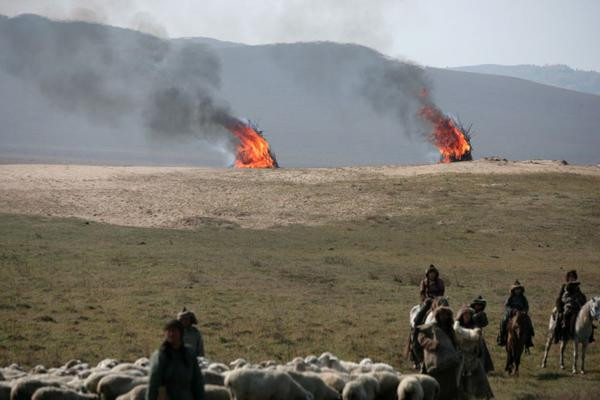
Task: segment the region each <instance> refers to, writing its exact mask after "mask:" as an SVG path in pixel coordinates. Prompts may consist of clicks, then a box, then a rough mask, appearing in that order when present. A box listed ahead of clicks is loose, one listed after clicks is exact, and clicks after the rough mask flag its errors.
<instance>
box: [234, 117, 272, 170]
mask: <svg viewBox="0 0 600 400" xmlns="http://www.w3.org/2000/svg"><path fill="white" fill-rule="evenodd" d="M227 129H228V130H229V132H231V133H232V134H233V135H235V136H236V137H237V138H238V139H239V141H240V142H239V143H238V145H237V148H236V154H235V162H234V164H233V166H234V167H235V168H278V167H279V165H278V164H277V160H276V159H275V156H273V154H272V153H271V150H270V148H269V142H267V140H266V139H265V138H264V137H263V135H262V134H261V132H260V131H257V130H256V129H254V128H253V127H252V126H251V125H250V124H246V123H244V122H242V121H236V122H235V123H233V124H231V125H229V126H228V127H227Z"/></svg>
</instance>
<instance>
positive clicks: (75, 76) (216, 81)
mask: <svg viewBox="0 0 600 400" xmlns="http://www.w3.org/2000/svg"><path fill="white" fill-rule="evenodd" d="M117 37H118V40H117ZM0 69H2V70H4V71H5V72H7V73H9V74H11V75H13V76H15V77H17V78H19V79H21V80H22V81H23V82H24V83H27V84H33V85H35V86H36V87H37V88H38V89H39V91H40V92H41V93H42V94H43V95H44V96H45V97H46V98H47V99H48V101H49V102H50V103H51V104H52V105H53V106H54V107H58V108H60V109H62V110H64V111H67V112H69V113H80V114H82V115H85V116H86V117H87V118H88V119H89V121H90V122H91V123H94V124H99V125H105V126H110V127H113V128H118V129H121V130H123V131H126V129H125V127H130V126H132V125H134V126H137V127H138V128H139V129H141V130H145V131H147V132H149V133H151V135H149V136H150V137H152V138H154V139H160V140H172V139H177V140H189V139H192V138H193V139H200V140H204V141H206V142H209V143H212V144H219V145H223V144H225V146H226V147H227V148H229V150H230V151H233V149H234V143H233V141H232V140H231V135H230V134H229V133H227V131H226V130H225V129H224V128H223V127H224V126H226V123H227V122H228V121H229V120H231V119H232V117H231V111H230V110H229V107H228V106H227V104H226V103H225V102H224V101H223V100H222V99H220V97H219V94H218V92H219V88H220V85H221V76H220V72H221V62H220V60H219V58H218V56H217V55H216V53H214V51H213V50H211V49H210V48H208V47H206V46H203V45H198V44H189V43H185V42H184V43H182V44H180V43H178V42H168V41H165V40H161V39H159V38H156V37H152V36H148V35H144V34H140V33H137V32H128V34H127V35H124V34H123V32H121V31H120V30H115V29H114V28H108V27H104V26H100V25H94V24H89V23H85V22H65V23H57V22H52V21H49V20H47V19H45V18H41V17H36V16H32V15H24V16H20V17H15V18H11V19H5V20H0Z"/></svg>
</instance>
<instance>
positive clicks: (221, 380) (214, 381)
mask: <svg viewBox="0 0 600 400" xmlns="http://www.w3.org/2000/svg"><path fill="white" fill-rule="evenodd" d="M202 377H203V378H204V383H205V384H208V385H215V386H223V385H225V377H223V375H221V374H218V373H216V372H212V371H209V370H205V369H204V370H202Z"/></svg>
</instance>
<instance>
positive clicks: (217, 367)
mask: <svg viewBox="0 0 600 400" xmlns="http://www.w3.org/2000/svg"><path fill="white" fill-rule="evenodd" d="M206 370H207V371H211V372H215V373H217V374H222V373H223V372H226V371H229V370H230V368H229V367H228V366H227V365H225V364H223V363H216V362H213V363H210V364H208V367H206Z"/></svg>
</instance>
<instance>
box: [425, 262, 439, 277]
mask: <svg viewBox="0 0 600 400" xmlns="http://www.w3.org/2000/svg"><path fill="white" fill-rule="evenodd" d="M430 272H435V275H436V277H437V276H439V275H440V271H438V269H437V268H436V267H435V265H433V264H429V267H428V268H427V270H426V271H425V276H427V275H429V273H430Z"/></svg>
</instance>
